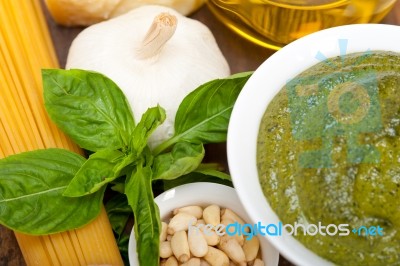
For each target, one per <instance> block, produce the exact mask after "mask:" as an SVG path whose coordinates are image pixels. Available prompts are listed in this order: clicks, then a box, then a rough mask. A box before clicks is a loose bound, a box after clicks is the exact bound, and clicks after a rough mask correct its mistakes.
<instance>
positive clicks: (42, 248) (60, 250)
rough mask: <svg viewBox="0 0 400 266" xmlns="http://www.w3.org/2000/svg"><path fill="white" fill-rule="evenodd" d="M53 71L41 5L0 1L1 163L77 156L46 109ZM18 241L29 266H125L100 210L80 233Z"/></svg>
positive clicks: (35, 0) (33, 1) (19, 236)
mask: <svg viewBox="0 0 400 266" xmlns="http://www.w3.org/2000/svg"><path fill="white" fill-rule="evenodd" d="M55 67H58V63H57V58H56V56H55V53H54V49H53V47H52V42H51V39H50V36H49V33H48V29H47V26H46V23H45V20H44V17H43V14H42V10H41V6H40V0H29V1H26V0H19V1H8V0H0V80H1V85H0V86H1V94H0V158H2V157H7V156H9V155H12V154H15V153H20V152H24V151H30V150H36V149H43V148H50V147H59V148H66V149H69V150H72V151H75V152H78V153H81V150H80V149H79V148H78V147H77V146H76V145H74V144H73V143H72V142H71V141H70V140H69V139H68V138H67V137H66V136H65V135H63V134H62V133H61V132H60V131H59V130H58V129H57V128H56V126H55V125H54V124H52V122H51V121H50V120H49V118H48V117H47V114H46V111H45V109H44V105H43V100H42V84H41V69H42V68H55ZM16 237H17V240H18V243H19V246H20V248H21V251H22V253H23V256H24V259H25V261H26V263H27V264H28V265H99V264H109V265H123V262H122V259H121V256H120V254H119V251H118V247H117V245H116V243H115V240H114V236H113V233H112V230H111V226H110V223H109V220H108V218H107V215H106V213H105V210H104V208H103V210H102V212H101V214H100V215H99V217H98V218H97V219H96V220H95V221H94V222H92V223H91V224H89V225H88V226H86V227H84V228H81V229H77V230H72V231H68V232H64V233H58V234H53V235H48V236H40V237H39V236H29V235H24V234H20V233H16ZM0 248H1V247H0Z"/></svg>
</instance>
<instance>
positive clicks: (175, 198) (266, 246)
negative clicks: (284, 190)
mask: <svg viewBox="0 0 400 266" xmlns="http://www.w3.org/2000/svg"><path fill="white" fill-rule="evenodd" d="M155 202H156V203H157V205H158V207H159V209H160V217H161V220H166V219H168V218H169V216H170V215H171V213H172V211H173V210H174V209H175V208H179V207H184V206H188V205H200V206H206V205H209V204H216V205H219V206H221V207H226V208H230V209H231V210H233V211H234V212H236V213H237V214H238V215H239V216H241V217H242V219H244V220H245V221H249V223H250V219H249V217H248V215H247V213H246V211H245V210H244V208H243V207H242V205H241V203H240V200H239V198H238V196H237V194H236V191H235V189H233V188H231V187H228V186H225V185H220V184H215V183H207V182H202V183H191V184H186V185H182V186H178V187H176V188H173V189H170V190H168V191H166V192H164V193H162V194H160V195H159V196H158V197H156V198H155ZM260 244H261V250H262V258H263V260H264V262H265V266H277V265H278V261H279V253H278V251H277V250H276V249H275V248H274V247H273V246H271V244H270V243H269V242H268V241H267V240H266V239H264V238H260ZM129 262H130V265H139V263H138V260H137V253H136V241H135V234H134V230H132V232H131V236H130V239H129Z"/></svg>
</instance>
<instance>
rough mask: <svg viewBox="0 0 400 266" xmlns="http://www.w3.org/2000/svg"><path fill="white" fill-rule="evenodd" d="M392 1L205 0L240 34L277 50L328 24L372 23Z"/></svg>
mask: <svg viewBox="0 0 400 266" xmlns="http://www.w3.org/2000/svg"><path fill="white" fill-rule="evenodd" d="M395 2H396V0H208V6H209V8H210V9H211V11H212V12H213V13H214V14H215V15H216V16H217V18H218V19H219V20H221V21H222V22H223V23H224V24H225V25H227V26H228V27H229V28H231V29H232V30H234V31H235V32H236V33H238V34H240V35H241V36H243V37H245V38H247V39H249V40H250V41H253V42H255V43H257V44H259V45H262V46H264V47H267V48H270V49H279V48H280V47H282V46H284V45H285V44H288V43H290V42H292V41H294V40H296V39H298V38H300V37H302V36H305V35H307V34H309V33H312V32H315V31H318V30H321V29H326V28H330V27H335V26H340V25H346V24H355V23H376V22H379V21H381V20H382V19H383V17H384V16H385V15H386V14H387V13H388V12H389V11H390V9H391V8H392V7H393V5H394V3H395Z"/></svg>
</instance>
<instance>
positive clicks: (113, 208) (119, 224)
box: [105, 194, 132, 239]
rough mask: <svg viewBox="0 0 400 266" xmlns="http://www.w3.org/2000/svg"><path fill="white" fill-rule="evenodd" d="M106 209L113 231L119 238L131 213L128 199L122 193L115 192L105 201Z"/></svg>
mask: <svg viewBox="0 0 400 266" xmlns="http://www.w3.org/2000/svg"><path fill="white" fill-rule="evenodd" d="M105 207H106V211H107V215H108V219H109V220H110V223H111V227H112V229H113V231H114V232H115V233H116V234H117V236H118V239H119V238H121V236H122V235H123V232H124V230H125V227H126V224H127V223H128V220H129V216H130V215H132V208H131V207H130V206H129V205H128V199H127V198H126V196H125V195H124V194H117V195H115V196H114V197H112V198H111V199H110V200H108V201H107V203H106V205H105Z"/></svg>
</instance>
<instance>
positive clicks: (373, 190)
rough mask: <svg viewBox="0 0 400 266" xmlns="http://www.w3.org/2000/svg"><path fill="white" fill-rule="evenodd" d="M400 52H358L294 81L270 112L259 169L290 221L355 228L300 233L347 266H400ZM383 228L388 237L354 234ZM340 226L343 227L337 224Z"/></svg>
mask: <svg viewBox="0 0 400 266" xmlns="http://www.w3.org/2000/svg"><path fill="white" fill-rule="evenodd" d="M399 136H400V54H398V53H394V52H386V51H372V52H368V53H353V54H349V55H346V56H344V57H336V58H330V59H328V60H326V61H324V62H321V63H318V64H317V65H314V66H313V67H311V68H309V69H308V70H306V71H304V72H303V73H301V74H300V75H299V76H297V77H295V78H294V79H293V80H291V81H289V82H288V83H287V85H286V86H285V87H284V88H283V89H282V90H281V91H280V92H279V93H278V94H277V95H276V96H275V98H274V99H273V100H272V101H271V103H270V104H269V105H268V107H267V109H266V112H265V114H264V116H263V118H262V121H261V124H260V129H259V135H258V143H257V167H258V172H259V177H260V183H261V185H262V188H263V191H264V194H265V196H266V198H267V199H268V201H269V203H270V205H271V207H272V208H273V209H274V211H275V212H276V214H277V215H278V217H279V218H280V220H281V221H282V223H283V224H292V225H293V224H295V223H298V224H299V223H300V224H305V225H307V224H316V225H318V223H319V222H321V223H322V225H325V226H326V225H328V224H335V225H339V224H348V229H349V234H348V235H346V236H339V234H338V233H337V234H336V235H334V236H329V235H325V236H323V235H320V234H317V235H314V236H311V235H304V234H303V233H301V231H300V233H298V235H297V236H295V237H296V238H297V239H298V240H299V241H300V242H301V243H302V244H303V245H304V246H306V247H307V248H309V249H311V250H312V251H314V252H315V253H317V254H318V255H320V256H322V257H324V258H326V259H327V260H329V261H332V262H333V263H335V264H337V265H346V266H347V265H348V266H355V265H363V266H378V265H386V266H388V265H400V138H399ZM360 226H366V227H369V226H380V227H381V228H383V236H379V235H371V234H369V235H368V234H366V233H365V231H362V232H361V233H360V234H358V233H357V234H356V233H353V232H352V229H353V228H360ZM331 231H334V230H331Z"/></svg>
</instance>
